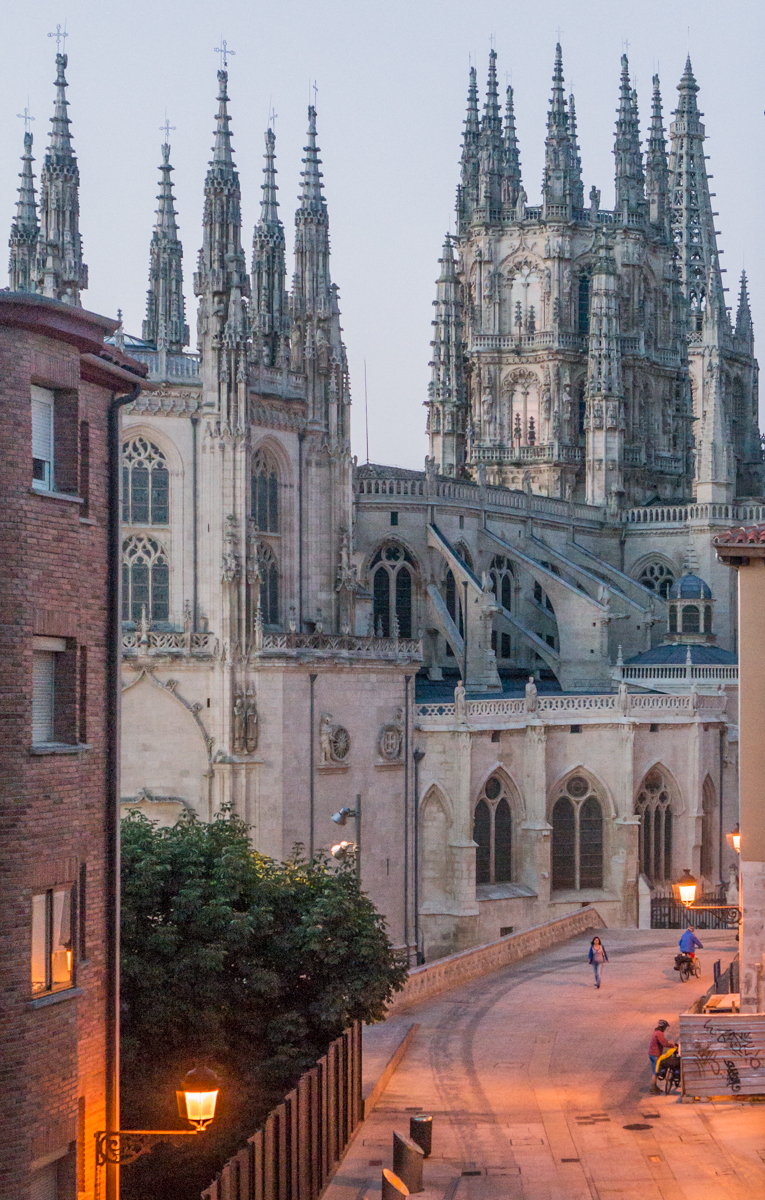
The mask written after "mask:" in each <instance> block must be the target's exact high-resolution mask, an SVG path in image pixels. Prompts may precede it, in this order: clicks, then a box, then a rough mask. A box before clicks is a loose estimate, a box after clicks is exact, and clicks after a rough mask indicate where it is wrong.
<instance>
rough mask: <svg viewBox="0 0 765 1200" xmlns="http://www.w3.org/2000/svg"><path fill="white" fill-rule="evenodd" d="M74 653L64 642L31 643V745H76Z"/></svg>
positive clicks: (40, 640) (48, 639)
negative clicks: (55, 743)
mask: <svg viewBox="0 0 765 1200" xmlns="http://www.w3.org/2000/svg"><path fill="white" fill-rule="evenodd" d="M76 660H77V651H76V649H75V648H74V646H72V648H71V649H68V648H67V642H66V638H57V637H35V638H33V640H32V745H33V746H39V745H44V744H46V743H52V742H61V743H65V744H69V743H74V742H76V741H77V734H78V732H79V730H78V728H77V723H76V721H75V707H76V699H77V687H76V680H77V676H76V671H75V666H76Z"/></svg>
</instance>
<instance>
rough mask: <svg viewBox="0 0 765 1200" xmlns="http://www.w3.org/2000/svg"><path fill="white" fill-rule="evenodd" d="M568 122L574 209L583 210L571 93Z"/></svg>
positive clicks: (580, 167)
mask: <svg viewBox="0 0 765 1200" xmlns="http://www.w3.org/2000/svg"><path fill="white" fill-rule="evenodd" d="M568 112H569V122H570V125H571V145H572V147H573V150H574V167H575V169H574V176H573V180H574V186H573V191H572V197H573V203H574V208H578V209H581V208H584V184H583V183H582V155H581V152H580V150H579V143H578V142H577V140H576V105H575V104H574V94H573V92H572V93H571V95H570V96H569V98H568Z"/></svg>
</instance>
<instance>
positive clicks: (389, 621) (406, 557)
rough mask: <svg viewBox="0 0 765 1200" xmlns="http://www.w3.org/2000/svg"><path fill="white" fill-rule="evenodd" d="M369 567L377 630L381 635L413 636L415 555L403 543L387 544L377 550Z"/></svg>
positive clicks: (379, 635) (378, 634)
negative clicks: (400, 544)
mask: <svg viewBox="0 0 765 1200" xmlns="http://www.w3.org/2000/svg"><path fill="white" fill-rule="evenodd" d="M369 569H370V573H371V576H372V605H373V616H374V628H375V633H376V634H377V636H378V637H396V636H398V637H402V638H410V637H412V636H413V634H412V621H413V592H414V562H413V560H412V556H411V555H410V554H409V552H408V550H405V549H404V547H403V546H399V545H396V544H391V545H388V546H383V547H382V548H381V549H380V550H378V551H377V553H376V554H375V556H374V558H373V559H372V562H371V564H370V568H369Z"/></svg>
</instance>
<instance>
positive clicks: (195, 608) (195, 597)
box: [191, 416, 199, 633]
mask: <svg viewBox="0 0 765 1200" xmlns="http://www.w3.org/2000/svg"><path fill="white" fill-rule="evenodd" d="M198 424H199V417H196V416H194V417H192V418H191V493H192V504H191V514H192V525H191V536H192V539H193V568H192V571H193V575H192V598H191V621H192V625H191V628H192V629H193V631H194V632H195V633H196V631H197V630H198V629H199V590H198V575H199V548H198V545H197V537H198V533H197V530H198V519H199V518H198V500H197V425H198Z"/></svg>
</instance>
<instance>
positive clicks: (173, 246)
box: [143, 143, 189, 354]
mask: <svg viewBox="0 0 765 1200" xmlns="http://www.w3.org/2000/svg"><path fill="white" fill-rule="evenodd" d="M159 169H160V185H159V195H158V196H157V200H158V201H159V206H158V208H157V220H156V222H155V225H154V232H153V234H152V237H151V250H150V259H149V291H148V293H147V297H146V320H145V321H144V323H143V339H144V341H146V342H150V343H151V344H153V345H155V346H157V348H158V349H160V350H168V351H169V352H170V353H171V354H180V353H181V352H182V350H183V347H184V346H188V344H189V327H188V325H187V324H186V305H185V301H184V298H183V246H182V245H181V241H180V238H179V237H178V224H177V221H176V214H175V203H174V197H173V182H172V179H171V177H170V176H171V172H172V170H173V168H172V167H171V166H170V147H169V145H168V144H167V143H165V144H164V145H163V147H162V165H161V167H160V168H159Z"/></svg>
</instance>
